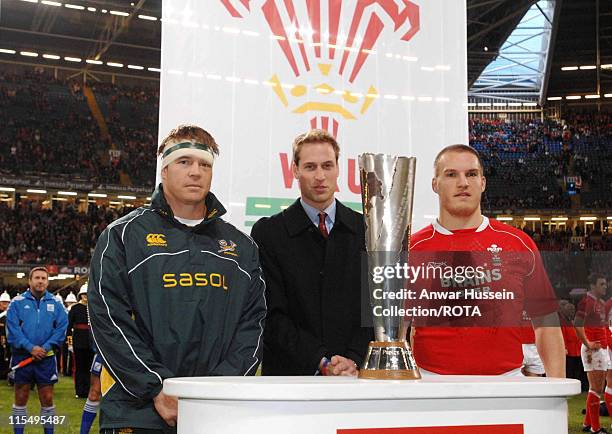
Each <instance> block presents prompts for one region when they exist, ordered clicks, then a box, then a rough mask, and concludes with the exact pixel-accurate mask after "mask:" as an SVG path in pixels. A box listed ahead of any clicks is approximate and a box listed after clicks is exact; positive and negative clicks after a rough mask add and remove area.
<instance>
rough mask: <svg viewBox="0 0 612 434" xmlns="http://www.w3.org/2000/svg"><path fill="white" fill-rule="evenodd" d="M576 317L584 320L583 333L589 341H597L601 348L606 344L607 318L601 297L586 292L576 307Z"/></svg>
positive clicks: (604, 304)
mask: <svg viewBox="0 0 612 434" xmlns="http://www.w3.org/2000/svg"><path fill="white" fill-rule="evenodd" d="M576 318H581V319H582V320H583V321H584V333H585V334H586V337H587V339H588V340H589V341H591V342H599V343H600V344H601V347H602V348H606V347H607V346H608V341H607V339H606V337H607V334H608V331H607V329H608V319H607V315H606V303H605V302H604V301H603V299H601V298H599V297H596V296H594V295H593V294H591V293H590V292H587V293H586V294H585V295H584V297H582V300H580V303H578V308H577V309H576Z"/></svg>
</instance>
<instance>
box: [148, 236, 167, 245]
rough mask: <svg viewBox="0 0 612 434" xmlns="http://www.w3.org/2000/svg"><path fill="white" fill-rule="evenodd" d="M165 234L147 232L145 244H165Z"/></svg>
mask: <svg viewBox="0 0 612 434" xmlns="http://www.w3.org/2000/svg"><path fill="white" fill-rule="evenodd" d="M167 245H168V243H167V242H166V236H165V235H164V234H148V235H147V246H149V247H151V246H162V247H165V246H167Z"/></svg>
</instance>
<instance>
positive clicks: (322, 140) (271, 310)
mask: <svg viewBox="0 0 612 434" xmlns="http://www.w3.org/2000/svg"><path fill="white" fill-rule="evenodd" d="M339 153H340V149H339V147H338V143H337V142H336V140H335V139H334V137H333V136H332V135H330V134H329V133H328V132H327V131H324V130H312V131H310V132H308V133H305V134H301V135H299V136H298V137H297V138H296V139H295V140H294V142H293V163H292V172H293V175H294V177H295V179H297V180H298V183H299V187H300V193H301V197H300V199H298V200H296V201H295V202H294V203H293V204H292V205H291V206H290V207H289V208H287V209H286V210H284V211H283V212H281V213H279V214H276V215H274V216H272V217H269V218H262V219H261V220H259V221H258V222H257V223H256V224H255V225H254V226H253V230H252V232H251V235H252V236H253V238H254V239H255V241H256V242H257V244H258V245H259V254H260V260H261V264H262V267H263V271H264V276H265V279H266V284H267V291H266V297H267V301H268V316H267V319H266V328H265V332H264V354H263V374H264V375H314V374H316V373H319V374H322V375H357V369H358V366H359V365H360V364H361V363H362V361H363V358H364V356H365V352H366V350H367V346H368V342H369V341H370V340H371V339H372V337H373V336H372V329H371V328H367V327H362V326H361V325H362V318H361V287H360V285H361V277H360V275H361V266H360V263H361V254H360V253H361V252H362V251H363V250H364V248H365V237H364V226H363V217H362V216H361V214H359V213H357V212H355V211H353V210H351V209H349V208H347V207H346V206H344V205H343V204H342V203H340V201H338V200H336V199H335V197H334V194H335V192H336V189H337V186H338V156H339Z"/></svg>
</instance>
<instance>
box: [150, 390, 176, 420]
mask: <svg viewBox="0 0 612 434" xmlns="http://www.w3.org/2000/svg"><path fill="white" fill-rule="evenodd" d="M153 404H154V405H155V410H156V411H157V412H158V413H159V415H160V416H161V418H162V419H163V420H164V422H166V423H167V424H168V425H170V426H176V417H177V413H178V399H176V397H174V396H169V395H166V394H164V392H159V394H158V395H157V396H156V397H155V398H153Z"/></svg>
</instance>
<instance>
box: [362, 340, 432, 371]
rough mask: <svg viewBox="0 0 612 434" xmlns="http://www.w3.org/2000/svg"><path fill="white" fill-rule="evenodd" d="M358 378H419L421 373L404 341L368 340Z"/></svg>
mask: <svg viewBox="0 0 612 434" xmlns="http://www.w3.org/2000/svg"><path fill="white" fill-rule="evenodd" d="M359 378H363V379H369V380H419V379H420V378H421V373H420V372H419V368H418V367H417V365H416V362H415V361H414V357H413V355H412V351H411V350H410V347H409V346H408V343H407V342H406V341H391V342H370V345H369V346H368V354H367V355H366V358H365V361H364V363H363V367H362V369H361V370H360V371H359Z"/></svg>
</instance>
